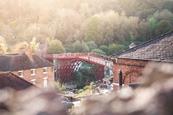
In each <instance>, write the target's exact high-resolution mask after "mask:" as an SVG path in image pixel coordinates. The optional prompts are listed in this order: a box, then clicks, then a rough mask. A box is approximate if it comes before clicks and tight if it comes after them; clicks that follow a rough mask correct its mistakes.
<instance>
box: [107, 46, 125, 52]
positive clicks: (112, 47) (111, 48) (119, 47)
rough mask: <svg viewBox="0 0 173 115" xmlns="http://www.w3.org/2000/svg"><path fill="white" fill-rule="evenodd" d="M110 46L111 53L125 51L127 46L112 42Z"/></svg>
mask: <svg viewBox="0 0 173 115" xmlns="http://www.w3.org/2000/svg"><path fill="white" fill-rule="evenodd" d="M108 48H109V54H113V53H118V52H121V51H123V50H124V49H125V46H123V45H120V44H114V43H113V44H110V45H109V46H108Z"/></svg>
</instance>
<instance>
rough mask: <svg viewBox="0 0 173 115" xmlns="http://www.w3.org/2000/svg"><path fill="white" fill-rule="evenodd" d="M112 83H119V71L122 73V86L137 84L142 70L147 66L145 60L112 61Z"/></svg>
mask: <svg viewBox="0 0 173 115" xmlns="http://www.w3.org/2000/svg"><path fill="white" fill-rule="evenodd" d="M113 62H114V79H113V80H114V82H115V83H118V82H119V75H118V74H119V71H120V70H121V71H122V73H123V82H124V84H129V83H135V82H139V80H140V76H141V74H142V71H143V69H144V68H145V66H146V65H147V63H148V61H147V60H135V59H122V58H120V59H119V58H118V59H114V60H113Z"/></svg>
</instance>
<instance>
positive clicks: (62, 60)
mask: <svg viewBox="0 0 173 115" xmlns="http://www.w3.org/2000/svg"><path fill="white" fill-rule="evenodd" d="M44 57H45V58H46V59H48V60H50V61H52V62H53V60H56V61H57V65H56V66H55V67H56V68H55V70H56V76H55V77H56V80H59V81H60V82H61V83H63V82H68V81H71V80H73V73H74V72H75V71H77V70H78V68H79V66H80V64H81V63H82V62H86V63H89V64H94V65H96V66H95V69H94V71H95V76H96V79H97V80H102V79H103V78H104V69H105V67H106V66H110V64H113V62H112V61H110V59H109V57H106V56H101V55H98V54H95V53H64V54H47V55H45V56H44Z"/></svg>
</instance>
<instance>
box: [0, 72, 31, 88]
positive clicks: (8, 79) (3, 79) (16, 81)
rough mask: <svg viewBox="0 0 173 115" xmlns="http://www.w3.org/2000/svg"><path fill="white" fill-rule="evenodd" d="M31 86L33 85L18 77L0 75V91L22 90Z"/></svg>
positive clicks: (8, 73) (8, 74)
mask: <svg viewBox="0 0 173 115" xmlns="http://www.w3.org/2000/svg"><path fill="white" fill-rule="evenodd" d="M33 86H34V85H33V84H32V83H30V82H28V81H26V80H24V79H22V78H20V77H18V76H17V75H15V74H13V73H11V72H7V73H0V89H4V88H12V89H15V90H24V89H26V88H29V87H33Z"/></svg>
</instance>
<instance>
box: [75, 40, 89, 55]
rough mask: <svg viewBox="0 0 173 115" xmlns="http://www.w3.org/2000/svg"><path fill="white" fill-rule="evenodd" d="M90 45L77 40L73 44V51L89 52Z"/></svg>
mask: <svg viewBox="0 0 173 115" xmlns="http://www.w3.org/2000/svg"><path fill="white" fill-rule="evenodd" d="M88 51H89V47H88V45H87V44H86V43H85V42H84V41H79V40H77V41H75V42H74V43H73V44H72V52H88Z"/></svg>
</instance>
